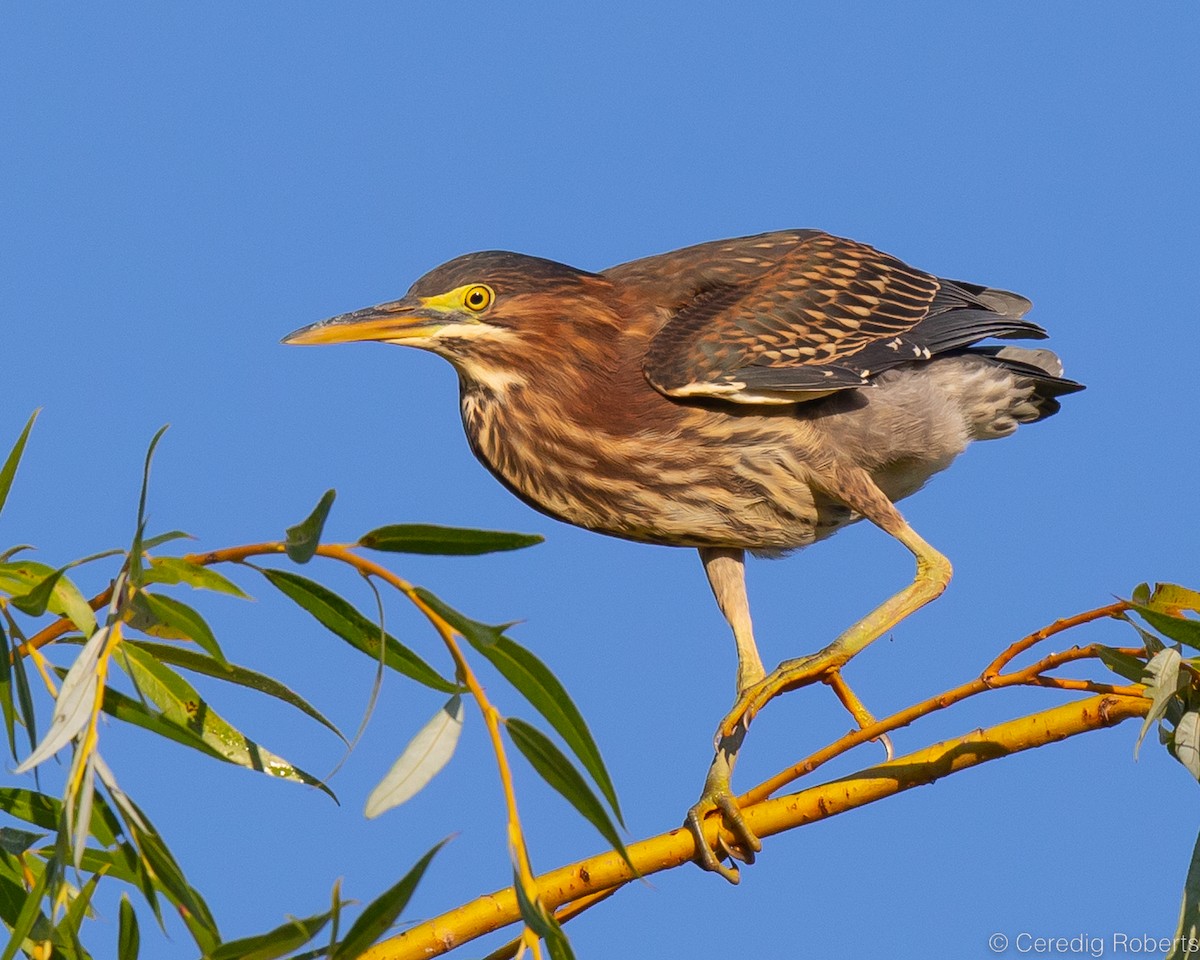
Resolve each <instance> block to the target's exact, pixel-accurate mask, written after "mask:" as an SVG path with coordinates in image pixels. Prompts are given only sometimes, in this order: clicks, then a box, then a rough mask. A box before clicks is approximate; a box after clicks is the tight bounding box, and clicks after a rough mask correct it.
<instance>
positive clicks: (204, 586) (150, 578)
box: [144, 557, 251, 600]
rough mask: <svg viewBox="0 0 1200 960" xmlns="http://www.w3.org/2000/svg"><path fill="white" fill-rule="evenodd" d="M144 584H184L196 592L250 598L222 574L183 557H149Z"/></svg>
mask: <svg viewBox="0 0 1200 960" xmlns="http://www.w3.org/2000/svg"><path fill="white" fill-rule="evenodd" d="M144 582H145V583H186V584H187V585H188V586H189V587H195V588H196V589H197V590H213V591H216V592H217V593H227V594H229V595H230V596H233V597H240V598H241V599H242V600H249V599H251V597H250V596H249V595H248V594H247V593H245V592H244V591H243V590H242V588H241V587H239V586H238V585H237V584H236V583H234V582H233V581H232V580H230V579H229V578H228V577H227V576H225V575H224V574H223V573H218V572H217V571H216V570H214V569H212V568H211V567H206V566H204V565H203V564H200V563H192V561H191V560H188V559H186V558H184V557H151V558H150V569H149V570H147V571H146V577H145V581H144Z"/></svg>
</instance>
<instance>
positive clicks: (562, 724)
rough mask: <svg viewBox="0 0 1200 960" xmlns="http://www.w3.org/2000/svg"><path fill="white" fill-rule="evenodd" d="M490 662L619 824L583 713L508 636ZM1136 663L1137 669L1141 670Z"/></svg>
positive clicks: (490, 648)
mask: <svg viewBox="0 0 1200 960" xmlns="http://www.w3.org/2000/svg"><path fill="white" fill-rule="evenodd" d="M476 649H478V650H479V652H480V653H481V654H483V655H484V656H485V657H487V659H488V660H490V661H491V663H492V665H493V666H494V667H495V668H496V669H497V670H499V671H500V674H501V676H503V677H504V679H505V680H507V681H508V682H509V683H511V684H512V685H513V686H514V687H515V688H516V689H517V691H518V692H519V693H520V694H521V695H522V696H523V697H525V699H526V700H528V701H529V703H530V704H531V705H532V706H533V707H534V709H535V710H537V711H538V713H540V714H541V715H542V716H543V717H545V718H546V720H547V721H549V723H550V726H552V727H553V728H554V730H555V731H556V732H557V733H558V735H559V736H560V737H562V738H563V740H564V741H565V742H566V744H567V746H568V747H570V748H571V750H572V751H573V752H574V754H575V756H577V757H578V758H579V762H580V763H582V764H583V767H584V769H585V770H587V772H588V773H589V774H591V776H592V779H593V780H594V781H595V782H596V786H598V787H599V788H600V792H601V793H603V794H604V798H605V799H606V800H607V801H608V803H609V806H610V807H612V810H613V813H615V814H616V817H617V821H618V822H619V823H620V824H621V826H624V825H625V821H624V820H623V819H622V817H621V808H620V805H619V804H618V803H617V792H616V790H615V789H614V788H613V784H612V780H611V779H610V778H609V776H608V771H607V770H606V769H605V767H604V760H603V759H602V758H601V756H600V748H599V747H598V746H596V741H595V740H593V739H592V734H591V731H590V730H588V727H587V724H586V723H585V722H584V719H583V715H582V714H581V713H580V712H579V710H578V709H577V708H576V706H575V704H574V703H573V702H572V700H571V697H570V695H569V694H568V693H567V691H566V688H565V687H563V685H562V684H561V683H559V681H558V678H557V677H555V676H554V674H553V673H551V672H550V668H549V667H547V666H546V665H545V664H544V663H542V661H541V660H539V659H538V658H537V657H536V656H534V655H533V653H531V652H530V651H529V650H527V649H525V648H524V647H522V646H521V645H520V644H518V643H517V642H516V641H515V640H512V639H510V638H509V637H499V638H498V639H497V640H496V642H495V643H493V644H490V645H485V646H480V647H477V648H476ZM1141 666H1142V665H1141V663H1140V662H1139V663H1138V669H1139V670H1140V669H1141Z"/></svg>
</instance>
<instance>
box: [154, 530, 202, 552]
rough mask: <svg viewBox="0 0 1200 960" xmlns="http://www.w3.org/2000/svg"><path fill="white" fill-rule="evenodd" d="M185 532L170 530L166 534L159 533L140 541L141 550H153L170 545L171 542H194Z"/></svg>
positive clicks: (193, 538)
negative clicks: (166, 544)
mask: <svg viewBox="0 0 1200 960" xmlns="http://www.w3.org/2000/svg"><path fill="white" fill-rule="evenodd" d="M195 539H196V538H195V537H193V536H192V535H191V534H190V533H188V532H187V531H186V530H170V531H168V532H167V533H160V534H157V535H156V536H153V537H147V538H146V539H145V540H143V541H142V549H143V550H153V549H154V548H155V547H161V546H162V545H163V544H164V543H170V542H171V541H172V540H195Z"/></svg>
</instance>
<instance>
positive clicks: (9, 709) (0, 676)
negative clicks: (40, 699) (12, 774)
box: [0, 620, 23, 760]
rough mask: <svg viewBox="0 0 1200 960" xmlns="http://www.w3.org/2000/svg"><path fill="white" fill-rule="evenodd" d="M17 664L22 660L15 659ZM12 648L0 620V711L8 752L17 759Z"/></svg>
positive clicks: (2, 622)
mask: <svg viewBox="0 0 1200 960" xmlns="http://www.w3.org/2000/svg"><path fill="white" fill-rule="evenodd" d="M15 659H16V661H17V662H18V663H20V661H21V660H22V659H23V658H21V657H16V658H15ZM13 660H14V657H13V648H12V647H11V646H9V643H8V633H6V632H5V630H4V621H3V620H0V711H3V713H4V732H5V733H6V734H7V736H8V752H9V753H10V754H12V758H13V759H14V760H16V759H17V701H16V699H15V696H14V695H15V691H14V690H13Z"/></svg>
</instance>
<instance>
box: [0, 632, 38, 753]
mask: <svg viewBox="0 0 1200 960" xmlns="http://www.w3.org/2000/svg"><path fill="white" fill-rule="evenodd" d="M13 630H14V633H13V644H12V646H11V647H9V646H8V641H7V639H6V640H5V643H4V646H5V648H6V649H5V653H6V654H7V655H8V656H9V658H10V659H9V663H8V666H10V667H11V677H12V681H13V686H14V687H15V688H16V706H17V709H18V710H19V712H20V721H21V726H23V727H24V728H25V736H26V739H28V741H29V748H30V749H31V750H32V749H33V748H34V747H35V746H37V740H38V735H37V711H36V710H35V709H34V706H33V691H32V690H31V689H30V687H29V672H28V670H27V669H26V666H25V658H24V657H18V656H16V646H17V642H18V641H20V640H23V639H24V638H23V637H20V636H18V634H17V633H16V625H15V624H14V625H13ZM2 633H3V631H2V630H0V634H2ZM9 709H10V703H9V701H8V699H7V694H6V699H5V701H4V711H5V714H4V721H5V725H6V726H8V727H9V729H8V731H7V733H8V746H9V749H10V751H11V752H12V758H13V759H14V760H16V759H17V738H16V731H15V730H14V729H12V727H11V724H12V723H13V722H14V721H15V719H16V718H12V720H10V718H9V716H8V710H9Z"/></svg>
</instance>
